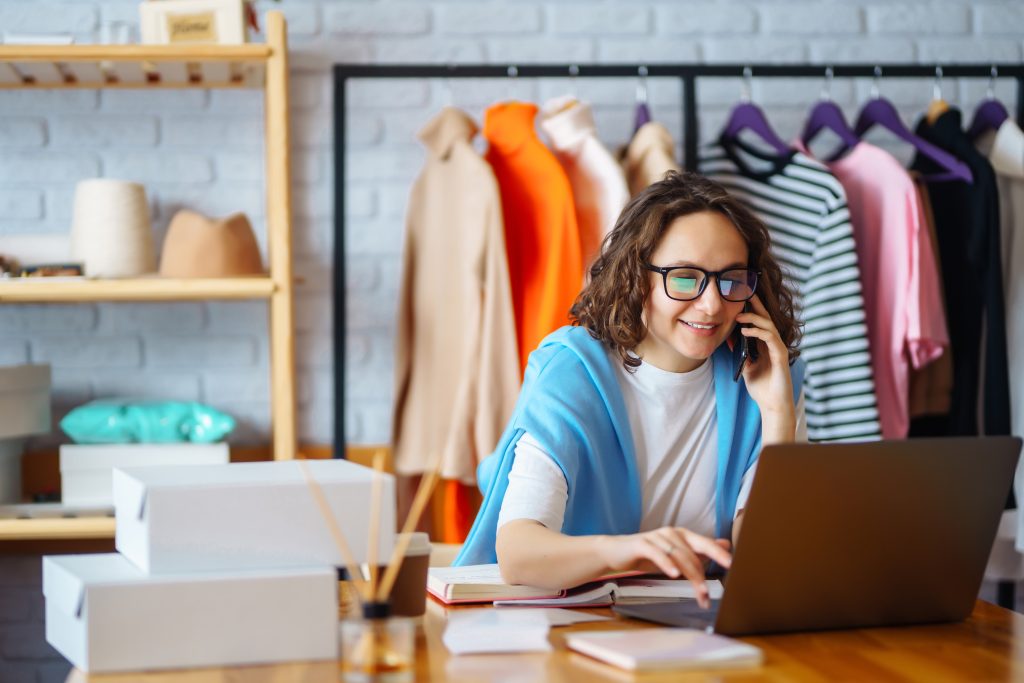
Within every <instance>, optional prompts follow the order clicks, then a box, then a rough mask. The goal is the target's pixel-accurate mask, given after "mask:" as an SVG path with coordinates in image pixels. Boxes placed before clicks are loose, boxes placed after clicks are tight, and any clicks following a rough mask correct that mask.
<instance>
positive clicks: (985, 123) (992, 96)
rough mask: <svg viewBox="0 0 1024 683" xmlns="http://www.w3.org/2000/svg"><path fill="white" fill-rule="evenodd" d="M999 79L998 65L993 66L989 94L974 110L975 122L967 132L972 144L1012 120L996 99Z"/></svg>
mask: <svg viewBox="0 0 1024 683" xmlns="http://www.w3.org/2000/svg"><path fill="white" fill-rule="evenodd" d="M997 78H999V71H998V70H997V69H996V65H995V64H993V65H992V73H991V76H990V77H989V79H988V94H987V95H986V96H985V101H984V102H982V103H981V104H979V105H978V108H977V109H975V110H974V120H973V121H971V127H970V128H969V129H968V130H967V137H969V138H970V139H971V142H974V141H975V140H977V139H978V138H979V137H980V136H981V134H982V133H984V132H986V131H990V130H999V126H1001V125H1003V122H1004V121H1006V119H1008V118H1010V112H1008V111H1006V107H1004V106H1003V103H1002V102H1000V101H999V100H997V99H996V79H997Z"/></svg>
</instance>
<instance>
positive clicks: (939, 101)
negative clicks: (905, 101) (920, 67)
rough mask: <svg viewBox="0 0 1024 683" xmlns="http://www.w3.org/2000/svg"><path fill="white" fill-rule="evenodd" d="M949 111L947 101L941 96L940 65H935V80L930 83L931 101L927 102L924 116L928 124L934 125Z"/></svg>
mask: <svg viewBox="0 0 1024 683" xmlns="http://www.w3.org/2000/svg"><path fill="white" fill-rule="evenodd" d="M947 111H949V103H948V102H946V100H944V99H943V98H942V67H941V66H938V65H936V66H935V82H934V83H933V84H932V101H931V102H930V103H929V104H928V111H927V112H925V115H924V118H925V120H926V121H927V122H928V125H929V126H931V125H934V124H935V122H936V121H938V120H939V117H940V116H942V115H943V114H945V113H946V112H947Z"/></svg>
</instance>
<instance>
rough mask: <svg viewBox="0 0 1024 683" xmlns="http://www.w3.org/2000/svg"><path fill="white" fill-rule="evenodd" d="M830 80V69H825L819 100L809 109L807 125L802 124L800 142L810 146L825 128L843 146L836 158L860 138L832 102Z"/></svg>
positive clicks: (840, 110)
mask: <svg viewBox="0 0 1024 683" xmlns="http://www.w3.org/2000/svg"><path fill="white" fill-rule="evenodd" d="M832 78H833V71H832V67H831V66H829V67H825V84H824V85H823V86H822V88H821V99H820V100H818V103H817V104H816V105H814V108H813V109H811V114H810V116H808V117H807V123H806V124H804V132H803V134H802V135H801V136H800V140H801V141H802V142H803V143H804V145H810V144H811V140H813V139H814V137H815V136H816V135H817V134H818V133H820V132H821V131H822V130H825V129H826V128H827V129H828V130H830V131H832V132H833V133H835V134H836V135H838V136H839V139H840V140H841V141H842V143H843V146H842V147H841V148H840V149H838V150H837V152H836V155H834V156H838V155H839V154H842V153H843V152H845V151H846V150H848V149H852V148H853V147H856V146H857V143H859V142H860V138H858V137H857V136H856V135H855V134H854V132H853V130H851V129H850V126H849V124H848V123H846V117H844V116H843V110H842V109H840V108H839V106H838V105H837V104H836V103H835V102H833V101H832Z"/></svg>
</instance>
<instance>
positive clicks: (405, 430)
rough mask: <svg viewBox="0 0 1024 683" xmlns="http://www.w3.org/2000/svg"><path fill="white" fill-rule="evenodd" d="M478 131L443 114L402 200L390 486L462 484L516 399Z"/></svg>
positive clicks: (425, 135) (512, 336)
mask: <svg viewBox="0 0 1024 683" xmlns="http://www.w3.org/2000/svg"><path fill="white" fill-rule="evenodd" d="M476 133H477V127H476V125H475V124H474V123H473V121H472V119H470V118H469V116H467V115H466V114H464V113H463V112H461V111H459V110H457V109H452V108H450V107H449V108H445V109H443V110H442V111H441V112H440V113H439V114H438V115H437V116H436V117H435V118H434V119H433V120H431V121H430V122H429V123H428V124H427V125H426V127H424V128H423V130H422V131H420V134H419V138H420V140H421V141H422V142H423V144H424V145H426V147H427V151H428V154H427V161H426V165H425V166H424V168H423V171H422V172H421V173H420V175H419V177H418V178H417V179H416V182H415V183H414V184H413V188H412V194H411V196H410V198H409V208H408V214H407V219H406V229H405V246H404V250H403V259H402V273H401V291H400V299H399V304H398V329H397V339H396V344H395V380H396V382H395V405H394V422H393V437H394V448H395V466H396V469H397V471H398V472H399V473H400V474H419V473H423V472H426V471H428V470H429V469H430V465H431V463H432V462H433V459H434V458H435V457H437V456H438V454H440V456H441V458H442V463H443V464H442V470H441V474H442V476H443V477H444V478H446V479H458V480H461V481H463V482H465V483H468V484H472V483H474V482H475V480H476V466H477V463H478V462H479V461H480V460H481V459H482V458H484V457H486V456H487V455H489V454H490V453H491V451H492V450H493V448H494V446H495V445H496V444H497V442H498V437H499V436H501V432H502V430H503V429H504V427H505V423H506V421H507V420H508V418H509V416H510V415H511V414H512V408H513V407H514V405H515V401H516V397H517V395H518V392H519V361H518V355H517V345H516V328H515V322H514V320H513V315H512V297H511V290H510V288H509V276H508V263H507V260H506V257H505V234H504V229H503V226H502V218H501V215H502V214H501V202H500V198H499V197H500V195H499V194H498V186H497V182H496V181H495V179H494V174H493V173H492V172H491V168H490V166H489V165H488V164H487V162H486V161H484V160H483V159H482V158H481V157H480V155H479V154H478V153H477V152H476V151H474V149H473V147H472V145H471V141H472V139H473V137H474V136H475V135H476Z"/></svg>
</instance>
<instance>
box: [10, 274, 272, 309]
mask: <svg viewBox="0 0 1024 683" xmlns="http://www.w3.org/2000/svg"><path fill="white" fill-rule="evenodd" d="M276 289H277V287H276V285H275V284H274V281H273V280H271V279H270V278H269V277H249V278H218V279H194V280H177V279H168V278H160V277H150V278H131V279H124V280H88V279H72V278H69V279H56V278H55V279H54V280H52V281H48V280H47V279H46V278H38V279H37V278H25V279H12V280H8V281H3V280H0V302H2V303H57V302H71V301H193V300H200V299H269V298H270V297H271V296H272V295H273V294H274V292H275V291H276Z"/></svg>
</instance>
